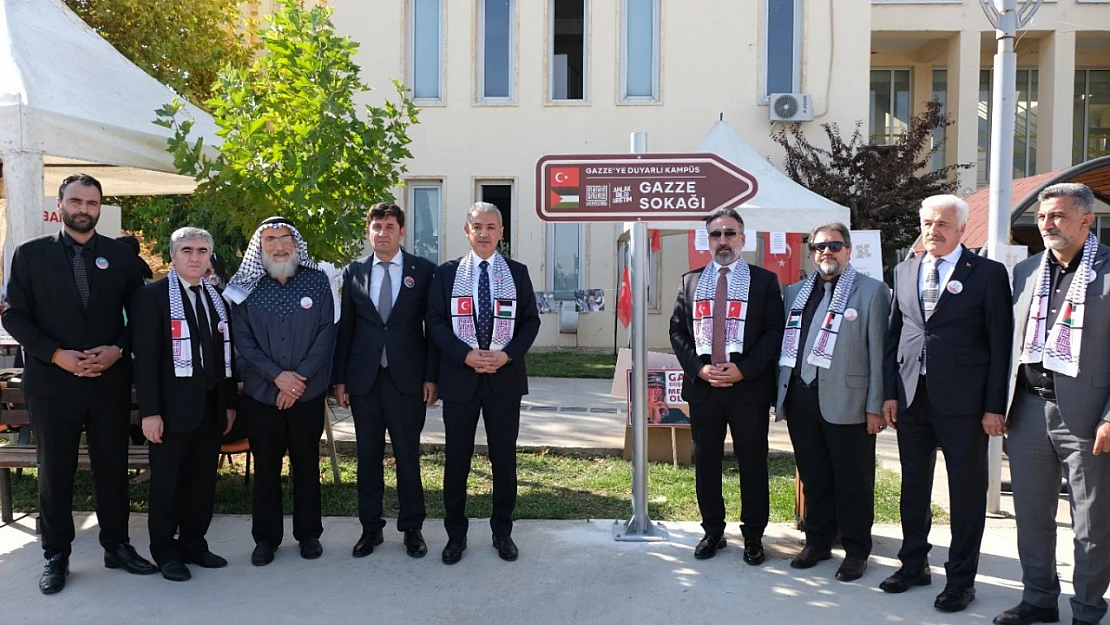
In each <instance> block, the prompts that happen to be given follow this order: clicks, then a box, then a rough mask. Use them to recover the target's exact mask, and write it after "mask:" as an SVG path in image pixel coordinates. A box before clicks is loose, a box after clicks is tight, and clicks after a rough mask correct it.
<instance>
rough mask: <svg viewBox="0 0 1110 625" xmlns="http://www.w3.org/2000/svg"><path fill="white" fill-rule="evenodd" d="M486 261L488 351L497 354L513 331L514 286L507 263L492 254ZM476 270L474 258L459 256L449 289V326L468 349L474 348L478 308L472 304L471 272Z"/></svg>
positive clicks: (472, 273)
mask: <svg viewBox="0 0 1110 625" xmlns="http://www.w3.org/2000/svg"><path fill="white" fill-rule="evenodd" d="M489 262H490V266H489V268H488V269H487V271H490V272H491V274H490V291H491V294H492V295H493V337H492V338H491V339H490V344H489V348H490V349H491V350H493V351H495V352H499V351H501V350H503V349H505V346H506V345H508V344H509V341H511V340H512V339H513V332H514V330H515V329H516V307H517V301H516V297H517V296H516V283H515V282H513V274H512V272H511V271H509V263H507V262H505V258H504V257H502V256H501V254H494V255H493V256H492V257H490V260H489ZM477 270H478V268H477V267H475V266H474V255H473V254H467V255H466V256H463V257H462V259H461V260H460V261H459V268H458V271H457V272H456V273H455V283H454V285H453V286H452V287H451V326H452V327H453V328H454V330H455V336H457V337H459V339H460V340H461V341H462V342H464V343H466V344H467V345H469V346H470V347H471V349H478V328H477V325H476V324H475V315H477V314H478V307H477V305H476V302H475V301H474V272H475V271H477Z"/></svg>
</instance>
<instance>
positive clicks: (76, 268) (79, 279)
mask: <svg viewBox="0 0 1110 625" xmlns="http://www.w3.org/2000/svg"><path fill="white" fill-rule="evenodd" d="M73 281H74V282H76V283H77V294H78V295H80V296H81V307H82V308H84V309H85V310H88V309H89V271H88V268H87V267H86V266H85V246H84V245H80V244H78V243H74V244H73Z"/></svg>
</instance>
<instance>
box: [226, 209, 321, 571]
mask: <svg viewBox="0 0 1110 625" xmlns="http://www.w3.org/2000/svg"><path fill="white" fill-rule="evenodd" d="M224 297H225V298H227V299H228V300H229V301H230V302H232V303H233V304H234V305H235V306H234V308H233V311H232V322H231V334H232V337H233V338H234V340H235V348H236V351H237V353H238V358H237V360H236V364H237V365H238V372H239V375H240V377H241V378H242V380H243V392H244V394H245V397H244V398H243V402H242V406H241V410H242V411H243V412H244V413H246V414H245V416H246V417H247V418H248V428H249V437H250V441H251V452H253V453H254V457H255V477H254V504H253V508H254V510H253V512H254V514H253V516H254V519H253V524H252V527H251V533H252V534H253V535H254V542H255V549H254V552H253V553H252V554H251V563H252V564H254V565H256V566H264V565H266V564H269V563H270V562H272V561H273V559H274V551H275V550H276V549H277V547H278V545H280V544H281V540H282V535H283V533H284V531H283V524H282V503H281V502H282V495H281V465H282V459H283V458H284V457H285V453H286V451H288V452H289V464H290V466H291V467H292V473H293V538H295V539H296V540H297V542H298V543H300V551H301V556H302V557H304V558H318V557H320V555H321V554H322V553H323V548H322V547H321V546H320V535H321V534H322V533H323V531H324V530H323V525H322V521H321V518H320V473H319V463H320V435H321V434H322V433H323V428H324V396H325V393H326V392H327V390H328V386H329V382H330V376H331V360H332V350H333V349H334V348H335V334H336V330H335V318H334V312H335V302H334V296H333V293H332V289H331V283H330V281H329V279H328V276H327V275H326V274H325V273H324V272H323V271H321V270H320V269H319V268H318V267H317V265H316V263H315V262H313V261H312V259H311V258H310V257H309V255H308V246H307V245H306V244H305V241H304V238H303V237H302V236H301V233H300V232H298V231H297V228H296V226H295V225H294V224H293V222H292V221H290V220H288V219H285V218H283V217H271V218H269V219H266V220H265V221H263V222H262V223H261V224H260V225H259V226H258V229H257V230H255V232H254V236H253V237H251V241H250V245H249V246H248V247H247V252H246V254H244V255H243V263H242V264H241V265H240V266H239V271H238V272H237V273H236V274H235V275H234V276H232V278H231V280H230V281H229V282H228V285H227V288H226V289H224Z"/></svg>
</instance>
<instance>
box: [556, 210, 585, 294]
mask: <svg viewBox="0 0 1110 625" xmlns="http://www.w3.org/2000/svg"><path fill="white" fill-rule="evenodd" d="M547 241H548V243H547V266H548V267H549V270H548V276H547V283H548V284H549V285H551V287H550V288H551V290H552V291H554V292H555V299H556V300H560V301H562V300H573V299H574V292H575V291H576V290H578V289H584V288H586V283H585V273H584V272H583V271H582V267H583V262H582V261H583V258H584V257H585V248H586V228H585V226H584V225H583V224H580V223H567V222H557V223H552V224H549V225H548V227H547Z"/></svg>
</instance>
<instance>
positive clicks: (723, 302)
mask: <svg viewBox="0 0 1110 625" xmlns="http://www.w3.org/2000/svg"><path fill="white" fill-rule="evenodd" d="M727 309H728V267H721V270H720V273H719V274H717V291H716V292H715V293H714V294H713V353H712V355H711V357H712V359H713V364H715V365H719V364H722V363H725V362H728V354H726V353H725V334H726V330H725V326H726V322H725V313H727V312H728V310H727Z"/></svg>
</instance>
